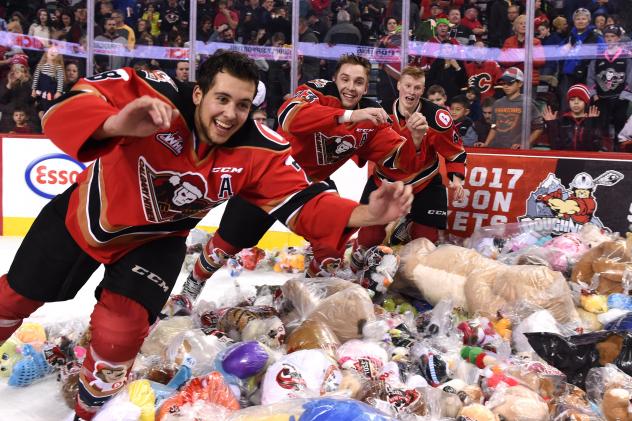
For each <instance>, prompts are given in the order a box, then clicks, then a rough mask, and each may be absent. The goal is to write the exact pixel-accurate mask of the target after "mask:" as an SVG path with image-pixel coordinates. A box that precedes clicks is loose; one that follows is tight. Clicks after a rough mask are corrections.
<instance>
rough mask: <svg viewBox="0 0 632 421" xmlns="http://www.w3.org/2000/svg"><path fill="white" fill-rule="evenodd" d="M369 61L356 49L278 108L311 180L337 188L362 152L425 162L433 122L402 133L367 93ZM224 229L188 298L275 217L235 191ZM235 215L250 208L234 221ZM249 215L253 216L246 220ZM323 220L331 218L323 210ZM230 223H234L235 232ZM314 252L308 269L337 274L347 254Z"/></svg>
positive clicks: (392, 162)
mask: <svg viewBox="0 0 632 421" xmlns="http://www.w3.org/2000/svg"><path fill="white" fill-rule="evenodd" d="M370 70H371V65H370V63H369V61H368V60H366V59H364V58H362V57H358V56H355V55H347V56H343V57H342V58H341V59H340V60H339V61H338V65H337V67H336V71H335V73H334V78H333V81H329V80H324V79H316V80H312V81H309V82H307V83H305V84H303V85H300V86H299V87H298V88H297V90H296V92H295V94H294V96H293V97H292V98H290V99H288V100H286V101H285V102H284V103H283V105H281V107H280V108H279V111H278V116H279V129H278V131H279V133H281V134H282V135H283V136H284V137H285V138H286V139H287V140H288V141H289V142H290V144H291V145H292V156H293V157H294V158H295V159H296V161H297V162H298V164H299V165H300V166H301V167H302V168H303V169H304V170H305V172H306V173H307V175H308V176H309V177H310V179H312V180H314V181H316V182H319V183H318V185H324V186H327V187H328V188H329V189H330V191H336V189H335V186H334V185H333V182H332V181H331V180H330V179H329V176H331V174H333V173H334V172H335V171H336V170H337V169H338V168H340V167H341V166H342V165H343V164H344V163H345V162H346V161H347V160H349V159H350V158H351V157H352V156H354V155H356V156H357V157H358V158H359V159H360V160H361V161H373V162H376V163H379V164H380V165H381V166H383V167H384V168H390V169H395V168H401V169H403V170H408V171H412V170H414V169H415V168H416V167H418V166H419V165H420V164H422V163H423V162H424V158H423V157H422V156H421V155H420V154H419V153H417V151H416V145H419V144H421V141H422V139H423V136H424V133H425V131H426V129H427V127H428V126H427V124H426V121H425V119H424V118H423V117H422V116H419V117H420V118H419V119H418V121H416V122H411V123H410V124H409V125H408V127H409V129H410V131H409V134H410V136H411V140H412V141H411V142H407V141H406V139H405V138H403V137H402V136H400V135H399V134H398V133H397V132H395V131H394V130H393V129H392V128H391V126H390V123H389V117H388V114H387V113H386V111H384V109H383V108H382V107H381V106H380V105H379V104H378V103H376V102H374V101H371V100H369V99H367V98H364V95H365V94H366V93H367V90H368V86H369V71H370ZM226 210H227V211H226V212H225V213H224V217H223V218H222V221H221V223H220V229H219V230H218V231H217V233H216V234H215V236H214V237H213V239H211V241H209V243H208V244H207V245H206V246H205V247H204V251H203V252H202V253H201V254H200V257H199V258H198V260H197V261H196V263H195V265H194V268H193V271H192V272H191V274H190V275H189V277H188V278H187V280H186V282H185V284H184V286H183V289H182V292H181V294H179V296H178V297H177V298H175V300H177V301H180V300H181V299H182V298H183V297H181V296H182V295H184V296H186V299H185V302H189V305H190V302H192V301H195V300H196V299H197V297H198V296H199V295H200V293H201V291H202V288H203V286H204V283H205V282H206V280H207V279H209V278H210V277H211V276H212V275H213V273H215V272H216V271H217V270H218V269H219V268H221V267H222V265H223V264H224V263H225V262H226V261H227V259H228V258H229V257H230V256H231V255H234V254H235V253H237V252H239V251H240V250H241V249H243V248H248V247H254V246H255V245H256V244H257V243H258V241H259V240H260V239H261V237H262V236H263V235H264V234H265V232H266V231H267V229H268V228H269V227H270V226H271V225H272V223H273V222H274V220H273V219H272V218H270V217H269V216H268V215H266V214H265V213H264V212H261V210H260V209H259V208H258V207H257V206H253V205H252V204H251V203H249V202H248V201H247V200H244V198H243V197H240V196H237V197H234V198H232V199H231V200H230V201H229V202H228V204H227V206H226ZM234 215H249V216H248V217H247V218H244V219H243V220H241V221H240V222H239V224H237V223H235V222H232V221H231V219H233V218H234ZM246 221H247V222H246ZM321 221H327V217H326V215H321ZM222 226H224V227H235V228H234V229H231V230H230V232H229V231H228V230H226V229H223V228H222ZM311 246H312V250H313V252H314V259H313V260H312V262H311V263H310V266H309V268H308V269H307V274H308V275H309V276H317V275H318V276H331V275H332V274H333V272H335V270H336V269H337V268H338V266H339V264H340V263H341V261H342V255H343V253H344V247H345V243H344V242H341V243H339V244H338V245H337V246H336V247H334V248H332V247H323V246H322V245H321V244H314V243H313V242H312V244H311Z"/></svg>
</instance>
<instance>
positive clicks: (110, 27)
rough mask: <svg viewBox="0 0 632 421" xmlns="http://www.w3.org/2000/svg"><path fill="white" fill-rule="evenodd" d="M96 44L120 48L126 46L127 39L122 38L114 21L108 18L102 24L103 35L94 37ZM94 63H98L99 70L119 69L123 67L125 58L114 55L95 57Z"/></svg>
mask: <svg viewBox="0 0 632 421" xmlns="http://www.w3.org/2000/svg"><path fill="white" fill-rule="evenodd" d="M94 40H95V41H97V42H103V43H111V44H118V45H120V46H122V47H126V46H127V39H125V38H123V37H122V36H120V35H119V34H118V32H117V31H116V23H115V22H114V19H112V18H108V19H106V20H105V23H104V24H103V34H101V35H99V36H96V37H94ZM95 62H98V65H99V67H100V70H102V71H104V70H111V69H119V68H121V67H123V66H124V65H125V58H124V57H120V56H118V57H117V56H115V55H112V54H110V55H107V56H95Z"/></svg>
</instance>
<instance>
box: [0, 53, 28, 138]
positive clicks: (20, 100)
mask: <svg viewBox="0 0 632 421" xmlns="http://www.w3.org/2000/svg"><path fill="white" fill-rule="evenodd" d="M9 63H10V64H11V69H10V70H9V73H8V74H7V83H6V85H5V86H3V88H5V89H4V90H3V93H2V96H1V97H0V103H1V104H2V107H1V108H0V110H2V125H1V127H0V130H2V129H5V128H7V127H9V126H11V124H12V123H11V118H12V115H11V111H12V109H13V107H14V106H15V105H17V104H21V105H23V106H27V107H29V108H31V104H32V103H33V99H32V98H31V73H30V72H29V68H28V61H27V57H26V56H25V55H23V54H16V55H14V56H13V57H11V59H10V61H9Z"/></svg>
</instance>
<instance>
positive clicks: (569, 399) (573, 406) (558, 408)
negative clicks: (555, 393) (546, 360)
mask: <svg viewBox="0 0 632 421" xmlns="http://www.w3.org/2000/svg"><path fill="white" fill-rule="evenodd" d="M549 402H550V403H549V408H550V410H549V412H550V414H551V419H552V420H553V421H566V420H578V421H579V420H582V421H604V419H603V417H602V416H601V414H600V413H599V410H598V409H597V408H595V406H594V404H592V403H591V402H590V401H589V400H588V398H587V396H586V392H584V391H583V390H581V389H580V388H578V387H577V386H573V385H570V384H566V388H565V391H564V393H563V394H562V395H561V396H559V397H556V398H555V399H553V400H552V401H549Z"/></svg>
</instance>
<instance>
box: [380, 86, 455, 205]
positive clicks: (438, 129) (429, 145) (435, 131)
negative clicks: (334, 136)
mask: <svg viewBox="0 0 632 421" xmlns="http://www.w3.org/2000/svg"><path fill="white" fill-rule="evenodd" d="M398 104H399V99H397V100H395V102H394V103H393V114H391V119H392V120H393V129H394V130H395V131H397V132H398V133H400V134H401V135H402V136H404V137H405V138H406V139H407V141H408V143H413V141H412V135H411V133H410V130H409V129H408V128H407V127H406V118H405V117H404V116H403V115H402V114H401V113H400V112H399V109H398ZM415 112H421V113H422V114H423V115H424V117H426V120H427V121H428V126H429V127H428V131H427V132H426V135H425V136H424V139H423V141H422V143H421V150H420V155H421V156H422V157H423V164H422V165H420V166H419V167H418V168H417V169H415V171H409V172H404V171H399V170H392V169H390V168H384V167H383V166H379V165H378V166H376V167H375V172H374V173H373V178H374V180H375V183H376V184H377V185H378V186H379V185H380V184H381V183H382V180H388V181H403V182H404V183H406V184H410V185H411V186H412V187H413V192H414V193H417V192H419V191H421V190H423V189H424V188H425V187H426V186H427V185H428V183H430V181H431V180H432V179H433V177H434V176H435V175H437V174H438V173H439V155H441V156H442V157H444V158H445V162H446V167H447V170H448V177H449V178H450V179H452V176H453V175H455V174H456V175H457V176H459V177H460V178H462V179H464V178H465V164H466V160H467V154H466V152H465V150H464V149H463V142H462V141H461V137H460V136H459V135H458V133H457V132H456V131H455V129H454V125H453V122H452V116H451V115H450V113H449V112H448V110H446V109H445V108H443V107H440V106H438V105H437V104H435V103H433V102H431V101H428V100H427V99H424V98H422V99H421V100H420V101H419V105H418V106H417V109H416V110H415Z"/></svg>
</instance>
